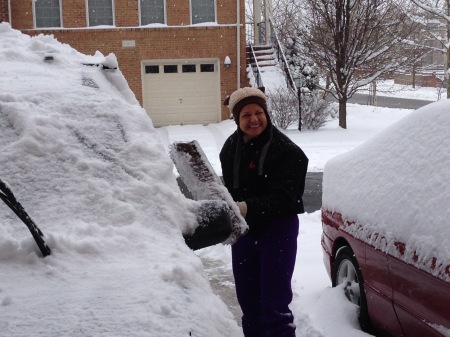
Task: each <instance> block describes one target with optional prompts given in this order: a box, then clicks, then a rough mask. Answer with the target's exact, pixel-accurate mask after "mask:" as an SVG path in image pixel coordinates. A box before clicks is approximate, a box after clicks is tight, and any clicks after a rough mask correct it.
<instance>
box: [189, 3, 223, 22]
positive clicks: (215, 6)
mask: <svg viewBox="0 0 450 337" xmlns="http://www.w3.org/2000/svg"><path fill="white" fill-rule="evenodd" d="M189 20H190V22H191V25H201V24H202V23H203V22H199V23H192V0H189ZM208 22H209V21H208ZM214 22H215V23H217V0H214Z"/></svg>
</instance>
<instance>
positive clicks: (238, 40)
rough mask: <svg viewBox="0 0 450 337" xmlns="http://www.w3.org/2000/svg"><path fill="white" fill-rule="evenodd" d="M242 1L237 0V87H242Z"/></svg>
mask: <svg viewBox="0 0 450 337" xmlns="http://www.w3.org/2000/svg"><path fill="white" fill-rule="evenodd" d="M241 1H242V0H236V4H237V5H236V13H237V14H236V41H237V43H236V44H237V46H236V55H237V57H236V67H237V76H236V78H237V89H239V88H240V87H241V34H240V31H241V30H240V25H241V6H240V5H241Z"/></svg>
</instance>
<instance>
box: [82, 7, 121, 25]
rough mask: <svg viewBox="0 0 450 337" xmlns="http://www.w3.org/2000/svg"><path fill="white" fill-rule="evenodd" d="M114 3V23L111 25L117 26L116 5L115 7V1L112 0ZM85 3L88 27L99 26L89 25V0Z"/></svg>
mask: <svg viewBox="0 0 450 337" xmlns="http://www.w3.org/2000/svg"><path fill="white" fill-rule="evenodd" d="M111 3H112V21H113V22H112V25H111V26H110V27H115V26H116V7H115V1H114V0H111ZM85 4H86V27H92V28H95V27H98V26H91V25H89V0H85Z"/></svg>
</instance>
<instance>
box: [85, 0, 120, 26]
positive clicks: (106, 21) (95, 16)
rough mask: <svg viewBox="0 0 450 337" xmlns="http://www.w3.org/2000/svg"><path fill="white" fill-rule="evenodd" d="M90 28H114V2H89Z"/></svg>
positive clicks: (97, 0)
mask: <svg viewBox="0 0 450 337" xmlns="http://www.w3.org/2000/svg"><path fill="white" fill-rule="evenodd" d="M88 17H89V26H100V25H107V26H112V25H113V24H114V20H113V5H112V0H88Z"/></svg>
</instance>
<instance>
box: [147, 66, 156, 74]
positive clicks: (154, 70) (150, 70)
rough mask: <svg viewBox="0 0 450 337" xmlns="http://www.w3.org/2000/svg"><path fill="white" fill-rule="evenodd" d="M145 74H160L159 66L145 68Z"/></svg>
mask: <svg viewBox="0 0 450 337" xmlns="http://www.w3.org/2000/svg"><path fill="white" fill-rule="evenodd" d="M145 73H146V74H159V66H157V65H151V66H145Z"/></svg>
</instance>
